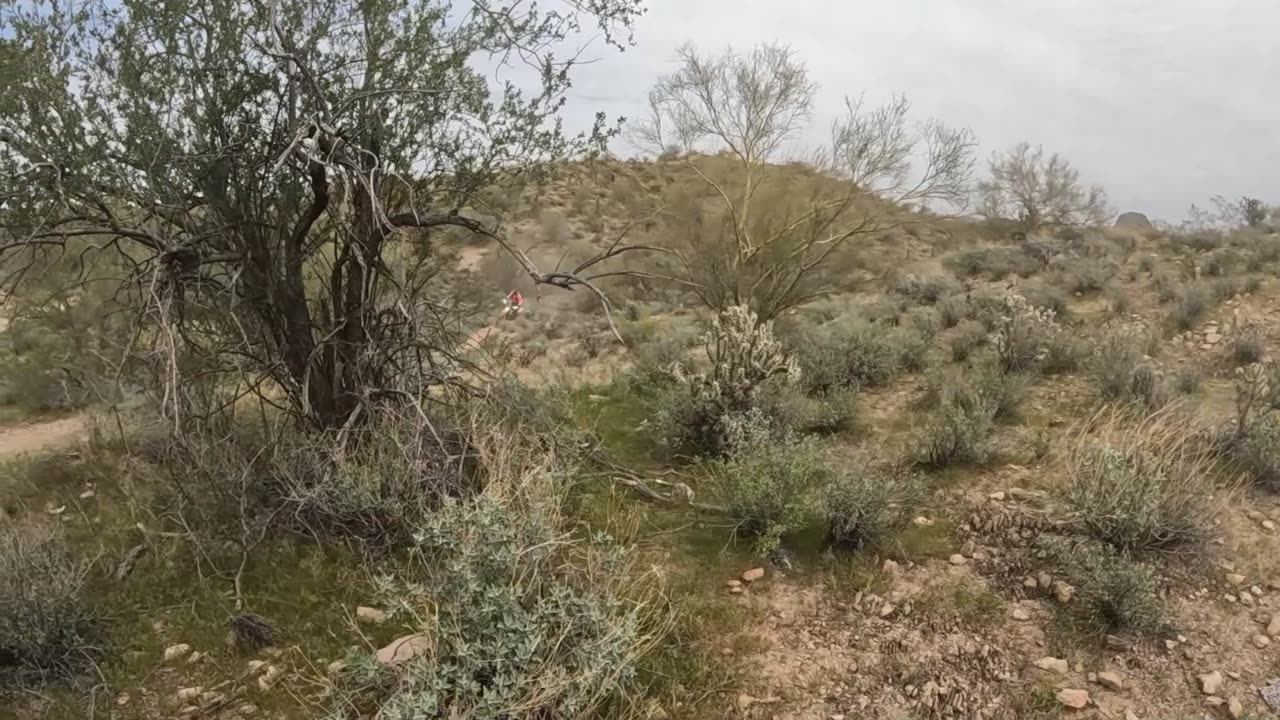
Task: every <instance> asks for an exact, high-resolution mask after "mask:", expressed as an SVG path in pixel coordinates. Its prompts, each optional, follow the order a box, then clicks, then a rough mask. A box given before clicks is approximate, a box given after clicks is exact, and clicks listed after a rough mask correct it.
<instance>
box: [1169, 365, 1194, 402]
mask: <svg viewBox="0 0 1280 720" xmlns="http://www.w3.org/2000/svg"><path fill="white" fill-rule="evenodd" d="M1173 387H1174V389H1175V390H1177V391H1178V392H1179V393H1181V394H1183V395H1193V394H1195V392H1196V391H1197V390H1199V389H1200V373H1198V372H1196V370H1195V368H1189V367H1184V368H1182V369H1180V370H1178V373H1177V375H1175V376H1174V378H1173Z"/></svg>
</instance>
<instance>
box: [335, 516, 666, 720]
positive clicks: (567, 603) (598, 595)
mask: <svg viewBox="0 0 1280 720" xmlns="http://www.w3.org/2000/svg"><path fill="white" fill-rule="evenodd" d="M414 538H415V547H414V548H413V553H412V556H411V560H410V562H409V563H408V566H407V567H406V568H405V569H403V570H401V571H399V572H397V573H396V574H395V575H390V576H387V577H386V578H385V579H384V580H383V581H382V587H381V589H380V590H381V591H380V596H381V597H380V600H381V601H382V602H383V603H384V604H385V606H387V607H389V608H391V609H392V611H393V613H394V614H395V615H396V616H398V617H400V618H403V619H404V621H405V622H406V623H407V624H408V625H409V627H411V628H412V629H413V630H414V632H416V633H418V634H419V635H421V636H422V637H424V638H429V640H428V642H429V643H430V650H429V651H427V652H420V653H418V654H417V655H415V656H414V657H412V658H410V659H407V660H404V661H401V662H399V663H397V665H396V667H395V670H394V672H392V671H390V670H387V669H385V668H382V667H381V666H379V665H378V664H377V663H375V662H373V660H372V658H368V657H360V656H358V655H356V656H353V657H352V658H351V660H352V662H351V666H350V667H349V668H348V669H347V671H345V672H344V673H343V675H342V676H341V678H340V680H339V682H341V683H343V684H344V685H350V686H351V687H349V688H348V687H343V688H341V689H340V691H339V692H335V693H334V696H336V697H341V698H342V699H341V700H340V701H339V702H342V703H343V704H344V708H343V709H345V707H346V703H349V702H351V701H353V700H356V701H357V703H356V704H358V705H365V706H375V707H377V709H378V712H377V715H378V716H380V717H385V718H411V717H467V718H474V719H475V720H500V719H501V718H510V717H515V716H532V717H548V718H552V717H582V716H588V715H592V714H594V712H595V711H598V710H599V708H600V707H601V706H602V705H603V704H604V703H606V702H607V701H609V700H610V699H611V698H616V697H621V696H622V695H623V694H625V692H626V690H627V688H628V687H630V686H631V685H632V684H633V683H635V682H636V678H637V675H636V667H637V662H638V660H639V659H640V658H641V657H642V656H643V655H644V653H645V652H646V651H647V649H648V648H649V647H651V645H652V641H653V638H652V635H651V627H652V625H651V620H652V618H651V617H650V616H649V615H648V612H649V611H647V610H646V605H645V604H644V603H643V602H637V601H635V600H633V599H632V598H629V597H628V595H629V594H633V593H635V590H634V589H633V588H631V587H630V586H631V585H632V584H634V580H632V579H629V578H628V575H629V574H631V573H633V572H634V577H637V578H644V577H645V576H644V573H643V572H640V571H638V569H637V568H634V567H633V566H632V565H631V564H630V562H629V558H628V555H627V554H626V553H625V552H624V551H623V550H622V549H620V548H619V547H617V546H616V545H614V544H612V543H611V542H609V540H608V538H607V537H603V536H594V537H592V538H590V539H577V538H574V537H572V536H570V535H568V534H567V533H564V532H563V531H562V530H560V528H559V527H557V521H556V510H555V508H554V507H553V506H547V504H546V502H545V500H539V498H538V497H536V496H532V495H530V496H523V495H519V496H517V497H516V498H507V499H501V500H500V499H498V498H497V497H491V496H488V495H485V496H480V497H477V498H474V499H472V500H468V501H452V500H451V501H448V502H446V503H445V504H444V505H443V506H442V507H441V508H440V510H439V511H438V512H437V513H435V514H433V515H432V516H431V517H429V518H427V519H426V521H425V522H424V523H423V524H422V526H421V527H419V528H418V530H417V531H416V532H415V533H414Z"/></svg>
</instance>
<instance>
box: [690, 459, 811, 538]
mask: <svg viewBox="0 0 1280 720" xmlns="http://www.w3.org/2000/svg"><path fill="white" fill-rule="evenodd" d="M711 472H712V476H713V477H714V479H715V484H716V487H717V488H718V492H719V494H720V495H721V497H722V498H723V500H724V504H725V506H726V508H727V509H728V511H729V514H730V515H732V516H733V517H734V519H736V520H737V521H738V528H739V529H740V530H741V531H743V532H744V533H745V534H747V535H749V536H750V537H752V538H753V539H754V541H755V544H756V547H757V549H758V550H761V551H768V550H772V549H773V548H774V547H776V546H777V545H778V544H779V543H780V542H781V541H782V538H784V537H786V536H787V535H789V534H791V533H793V532H795V531H797V530H799V529H800V528H802V527H803V526H804V525H805V523H806V522H807V521H808V520H809V518H810V517H811V516H812V513H813V507H812V502H811V498H812V497H813V493H814V491H815V490H817V489H819V488H821V487H822V486H823V485H824V484H825V483H826V482H827V480H828V478H829V477H830V474H831V473H830V470H829V469H828V467H827V465H826V462H825V461H824V459H823V457H822V452H821V450H820V448H819V447H818V445H817V443H816V442H815V441H814V440H813V439H812V438H800V439H792V438H785V437H773V438H761V439H759V440H757V441H755V442H752V443H751V444H750V445H748V446H747V447H745V448H743V449H741V450H739V451H738V452H737V453H736V454H734V455H733V456H731V457H728V458H725V459H723V460H720V461H718V462H715V463H713V464H712V465H711Z"/></svg>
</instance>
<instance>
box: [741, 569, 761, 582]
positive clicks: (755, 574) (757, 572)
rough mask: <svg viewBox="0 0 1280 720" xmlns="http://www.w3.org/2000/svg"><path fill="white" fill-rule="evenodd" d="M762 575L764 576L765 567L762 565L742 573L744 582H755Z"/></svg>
mask: <svg viewBox="0 0 1280 720" xmlns="http://www.w3.org/2000/svg"><path fill="white" fill-rule="evenodd" d="M762 577H764V568H762V567H758V568H751V569H750V570H748V571H746V572H744V573H742V581H743V582H755V581H757V580H759V579H760V578H762Z"/></svg>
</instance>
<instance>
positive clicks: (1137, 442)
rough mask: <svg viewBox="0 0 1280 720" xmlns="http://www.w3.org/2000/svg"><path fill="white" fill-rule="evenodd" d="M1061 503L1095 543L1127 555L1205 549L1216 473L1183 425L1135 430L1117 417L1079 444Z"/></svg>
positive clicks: (1170, 418)
mask: <svg viewBox="0 0 1280 720" xmlns="http://www.w3.org/2000/svg"><path fill="white" fill-rule="evenodd" d="M1067 467H1068V473H1069V474H1068V478H1067V482H1066V483H1065V484H1064V485H1063V486H1062V499H1063V501H1064V502H1065V504H1066V505H1067V507H1068V509H1069V510H1070V511H1071V512H1072V513H1073V515H1074V516H1075V517H1076V518H1078V519H1079V521H1080V522H1081V523H1082V524H1083V525H1084V526H1085V527H1086V528H1087V529H1088V531H1089V532H1090V534H1092V535H1093V536H1094V537H1096V538H1098V539H1099V540H1102V541H1104V542H1107V543H1109V544H1111V545H1114V546H1115V547H1117V548H1121V549H1123V550H1167V549H1173V548H1179V547H1187V546H1191V545H1195V544H1197V543H1201V542H1203V541H1205V540H1206V539H1207V538H1208V537H1209V536H1210V534H1211V531H1212V528H1213V522H1214V519H1215V516H1216V514H1217V511H1218V507H1219V505H1218V502H1217V501H1215V500H1214V496H1215V493H1216V491H1217V488H1216V487H1215V486H1214V476H1213V472H1214V469H1215V466H1214V463H1213V461H1212V458H1211V456H1210V455H1209V454H1208V453H1207V452H1206V450H1205V449H1204V448H1201V447H1199V446H1198V444H1197V441H1196V433H1195V431H1194V429H1193V428H1191V427H1190V426H1188V424H1187V422H1186V421H1185V420H1182V419H1180V418H1178V417H1177V416H1175V415H1172V414H1170V413H1161V414H1158V415H1154V416H1151V417H1148V418H1146V419H1145V420H1142V421H1141V422H1138V423H1136V424H1135V423H1134V422H1133V419H1132V418H1130V417H1128V416H1126V415H1123V414H1120V413H1111V414H1109V415H1106V416H1103V417H1102V418H1101V419H1100V420H1099V421H1098V422H1096V423H1094V430H1093V434H1091V435H1082V436H1080V437H1079V438H1077V440H1076V441H1075V443H1074V447H1073V451H1072V452H1071V454H1070V457H1069V459H1068V463H1067Z"/></svg>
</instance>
